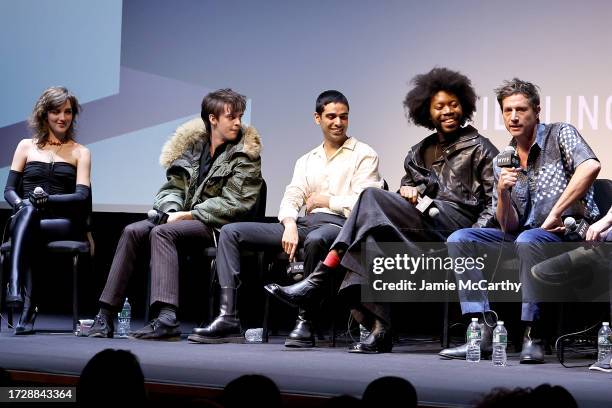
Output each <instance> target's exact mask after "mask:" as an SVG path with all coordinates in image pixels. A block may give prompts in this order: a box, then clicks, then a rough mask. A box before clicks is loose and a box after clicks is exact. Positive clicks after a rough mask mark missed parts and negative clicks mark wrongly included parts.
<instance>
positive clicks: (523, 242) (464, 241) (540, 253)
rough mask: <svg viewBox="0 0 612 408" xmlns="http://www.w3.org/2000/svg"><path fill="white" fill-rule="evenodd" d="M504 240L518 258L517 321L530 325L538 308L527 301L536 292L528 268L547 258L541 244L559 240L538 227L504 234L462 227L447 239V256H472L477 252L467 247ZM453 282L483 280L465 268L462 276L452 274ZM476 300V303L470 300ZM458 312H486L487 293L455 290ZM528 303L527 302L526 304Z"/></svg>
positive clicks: (537, 313)
mask: <svg viewBox="0 0 612 408" xmlns="http://www.w3.org/2000/svg"><path fill="white" fill-rule="evenodd" d="M504 241H509V242H512V241H514V242H515V244H516V245H515V246H516V251H517V254H518V256H519V261H520V268H519V278H520V281H521V283H522V294H523V305H522V311H521V320H523V321H527V322H531V321H534V320H537V319H538V318H539V313H540V305H539V303H538V302H534V301H531V300H533V299H534V298H537V294H536V293H537V291H536V289H535V285H536V284H537V283H536V282H534V279H533V277H532V276H531V272H530V271H531V268H532V267H533V266H534V265H536V264H537V263H539V262H542V261H543V260H545V259H547V258H548V257H549V256H550V254H547V252H546V247H545V245H543V244H545V243H551V242H561V241H562V238H561V237H560V236H559V235H557V234H553V233H551V232H548V231H545V230H543V229H541V228H534V229H530V230H526V231H523V232H521V233H520V234H518V235H516V234H508V233H504V232H503V231H501V230H499V229H495V228H466V229H462V230H460V231H457V232H455V233H453V234H452V235H451V236H450V237H448V242H449V243H450V244H451V245H449V247H448V254H449V256H451V257H470V256H474V251H476V250H477V249H476V248H475V247H474V245H470V244H480V245H482V244H491V243H502V242H504ZM455 277H456V279H457V281H459V280H465V281H467V280H471V281H472V282H474V281H479V280H481V279H485V277H484V276H483V273H482V270H481V269H477V268H473V269H466V270H465V272H464V273H462V274H455ZM474 298H480V299H482V300H480V301H474V300H473V299H474ZM459 299H460V301H461V311H462V313H464V314H466V313H478V312H486V311H489V310H490V308H489V299H488V297H487V293H486V292H484V291H482V292H479V291H470V292H468V291H467V290H459ZM528 300H529V301H528Z"/></svg>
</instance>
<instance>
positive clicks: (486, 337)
mask: <svg viewBox="0 0 612 408" xmlns="http://www.w3.org/2000/svg"><path fill="white" fill-rule="evenodd" d="M486 321H487V322H489V323H491V322H494V321H495V318H494V317H493V315H492V314H490V312H487V318H486ZM478 323H479V324H480V327H481V328H482V339H481V341H480V358H482V359H488V358H490V357H491V354H493V327H490V326H489V325H488V324H487V323H485V321H484V320H483V319H482V318H480V319H479V320H478ZM467 348H468V344H467V342H466V343H463V344H462V345H460V346H457V347H449V348H445V349H444V350H442V351H440V352H439V353H438V355H439V356H440V357H444V358H448V359H453V360H465V356H466V355H467Z"/></svg>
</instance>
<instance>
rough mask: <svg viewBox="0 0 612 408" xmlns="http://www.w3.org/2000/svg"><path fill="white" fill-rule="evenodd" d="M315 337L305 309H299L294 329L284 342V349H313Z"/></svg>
mask: <svg viewBox="0 0 612 408" xmlns="http://www.w3.org/2000/svg"><path fill="white" fill-rule="evenodd" d="M314 346H315V337H314V333H313V330H312V322H311V319H310V315H309V313H308V312H307V310H306V309H303V308H300V310H299V312H298V317H297V320H296V321H295V327H294V328H293V331H292V332H291V333H289V336H288V337H287V339H286V340H285V347H298V348H306V347H314Z"/></svg>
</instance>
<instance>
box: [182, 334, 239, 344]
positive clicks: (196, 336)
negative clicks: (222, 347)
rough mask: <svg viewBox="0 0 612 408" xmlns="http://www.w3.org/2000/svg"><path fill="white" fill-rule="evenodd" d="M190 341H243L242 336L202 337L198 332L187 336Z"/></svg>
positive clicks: (206, 342)
mask: <svg viewBox="0 0 612 408" xmlns="http://www.w3.org/2000/svg"><path fill="white" fill-rule="evenodd" d="M187 340H189V342H190V343H193V344H196V343H199V344H223V343H237V344H242V343H244V336H234V337H204V336H200V335H199V334H190V335H189V337H187Z"/></svg>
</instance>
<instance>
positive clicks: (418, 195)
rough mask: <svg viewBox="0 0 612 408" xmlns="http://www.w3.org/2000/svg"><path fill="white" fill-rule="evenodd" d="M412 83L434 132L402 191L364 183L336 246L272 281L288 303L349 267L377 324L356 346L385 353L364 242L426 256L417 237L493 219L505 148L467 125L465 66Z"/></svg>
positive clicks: (314, 293) (355, 293)
mask: <svg viewBox="0 0 612 408" xmlns="http://www.w3.org/2000/svg"><path fill="white" fill-rule="evenodd" d="M412 83H413V85H414V87H413V89H412V90H411V91H410V92H409V93H408V95H407V96H406V98H405V100H404V107H405V108H406V112H407V116H408V118H409V120H410V121H411V122H413V123H414V124H416V125H418V126H422V127H425V128H427V129H431V130H434V133H432V134H431V135H429V136H428V137H426V138H425V139H423V140H422V141H421V142H420V143H418V144H416V145H415V146H413V147H412V148H411V149H410V151H409V152H408V155H407V156H406V159H405V161H404V168H405V170H406V174H405V175H404V177H403V178H402V181H401V185H400V189H399V191H398V192H397V193H392V192H388V191H384V190H381V189H375V188H368V189H366V190H364V191H363V193H362V194H361V196H360V197H359V200H358V202H357V203H356V204H355V206H354V207H353V211H352V212H351V215H350V216H349V218H348V219H347V221H346V223H345V224H344V227H343V228H342V230H341V231H340V234H339V235H338V237H337V238H336V241H335V242H334V244H333V245H332V246H331V250H330V252H329V254H328V255H327V257H326V258H325V260H324V261H323V262H321V263H320V264H319V265H318V267H317V268H316V269H315V271H314V272H313V273H311V274H310V275H309V276H308V278H307V279H304V280H303V281H301V282H299V283H296V284H294V285H291V286H287V287H281V286H279V285H276V284H270V285H267V286H266V290H268V291H269V292H270V293H272V294H273V295H275V296H276V297H277V298H279V299H280V300H282V301H284V302H285V303H288V304H290V305H293V306H306V305H312V304H313V303H314V304H316V301H317V300H320V298H321V297H322V296H323V295H324V294H326V293H328V291H327V289H326V288H329V285H330V281H331V279H330V277H331V276H332V274H333V273H334V271H336V270H337V271H344V270H346V271H347V272H346V275H345V276H344V280H343V282H342V284H341V285H340V291H341V293H342V294H343V295H345V296H346V298H347V300H348V301H349V305H350V308H351V314H352V316H353V317H354V318H355V320H356V321H357V322H359V323H360V324H362V325H363V326H365V327H366V328H367V329H368V330H369V331H370V334H369V336H368V337H367V338H365V339H364V340H363V341H359V342H357V343H355V344H353V345H351V346H350V348H349V352H352V353H385V352H390V351H391V349H392V347H393V342H392V334H391V319H390V307H389V303H383V302H378V301H377V302H374V303H366V302H362V301H361V297H360V288H361V287H362V285H368V284H369V283H370V282H369V281H370V273H369V272H368V271H369V270H371V268H370V267H369V266H370V265H368V264H366V262H364V261H363V260H362V252H363V251H362V249H363V248H364V244H365V247H366V248H367V258H368V259H375V258H380V257H384V256H385V251H384V244H383V243H388V242H391V243H394V245H395V244H398V245H401V246H402V248H406V252H408V253H411V254H413V255H414V256H420V254H421V253H422V252H423V251H422V250H421V249H419V248H418V246H417V245H415V243H419V242H444V241H445V240H446V237H447V236H448V235H450V234H451V233H452V232H453V231H455V230H458V229H461V228H465V227H484V226H489V225H492V223H493V210H492V199H493V195H492V194H493V166H492V161H493V158H494V157H495V156H496V155H497V153H498V151H497V149H496V148H495V146H493V144H491V142H490V141H489V140H488V139H487V138H485V137H483V136H481V135H480V134H478V131H477V130H476V129H475V128H473V127H472V126H470V125H466V123H467V122H468V121H470V120H471V118H472V115H473V113H474V111H475V108H476V93H475V92H474V89H473V88H472V84H471V81H470V80H469V79H468V78H467V77H466V76H465V75H463V74H461V73H459V72H456V71H451V70H449V69H446V68H434V69H432V70H431V71H429V72H428V73H426V74H422V75H417V76H416V77H415V78H414V79H413V80H412ZM424 196H428V197H429V198H431V199H433V204H432V205H433V206H434V207H435V210H434V211H428V210H424V211H421V210H420V209H419V208H417V204H418V203H419V202H421V200H422V199H423V197H424ZM425 199H427V198H425ZM419 207H420V206H419ZM430 208H431V207H430ZM421 209H422V208H421ZM377 279H378V278H377Z"/></svg>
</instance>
